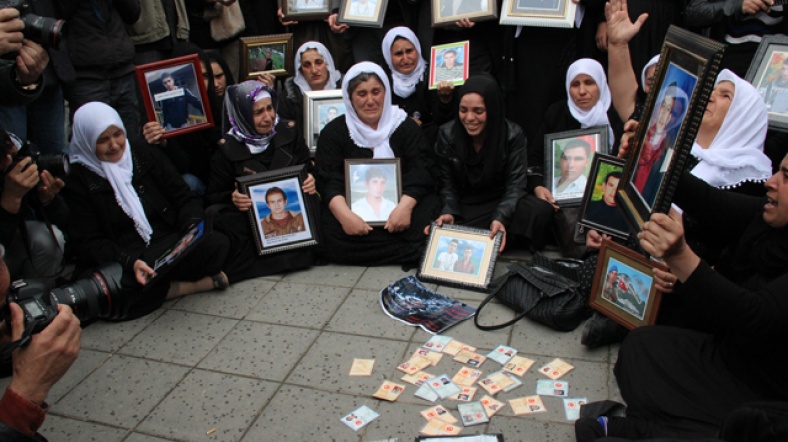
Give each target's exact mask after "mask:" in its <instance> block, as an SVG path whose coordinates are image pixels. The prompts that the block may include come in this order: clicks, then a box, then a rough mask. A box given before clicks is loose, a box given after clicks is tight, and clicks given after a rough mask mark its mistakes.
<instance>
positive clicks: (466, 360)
mask: <svg viewBox="0 0 788 442" xmlns="http://www.w3.org/2000/svg"><path fill="white" fill-rule="evenodd" d="M454 360H455V361H457V362H459V363H461V364H466V365H470V366H471V367H478V366H480V365H482V364H483V363H484V361H486V360H487V358H486V357H485V356H482V355H480V354H479V353H476V352H473V351H469V350H460V352H459V353H457V356H455V357H454Z"/></svg>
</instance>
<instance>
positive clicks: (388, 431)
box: [364, 400, 486, 441]
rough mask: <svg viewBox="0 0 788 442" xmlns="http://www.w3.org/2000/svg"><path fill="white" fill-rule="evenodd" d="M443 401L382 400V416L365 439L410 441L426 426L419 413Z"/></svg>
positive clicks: (474, 430)
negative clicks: (409, 403) (422, 402)
mask: <svg viewBox="0 0 788 442" xmlns="http://www.w3.org/2000/svg"><path fill="white" fill-rule="evenodd" d="M447 402H452V401H443V402H442V403H443V405H444V406H445V407H448V404H447ZM439 403H441V402H440V401H438V402H435V403H434V404H428V403H426V402H425V404H423V405H404V404H402V403H400V402H399V400H398V401H397V402H385V401H381V403H380V405H378V408H377V410H376V411H377V412H378V413H380V417H379V418H378V420H377V421H375V422H373V424H377V425H370V426H369V427H370V428H369V429H368V430H367V431H366V433H364V440H381V439H383V440H385V439H389V438H398V439H399V440H400V441H410V440H413V439H415V437H416V436H418V435H419V431H420V430H421V429H422V428H424V425H426V424H427V421H426V420H425V419H424V418H423V417H422V416H421V415H420V414H419V412H421V411H423V410H426V409H427V408H429V407H432V406H434V405H437V404H439ZM452 414H453V415H454V417H455V418H457V419H459V418H460V416H459V414H457V412H456V411H455V412H453V413H452ZM457 426H458V427H462V422H458V423H457ZM485 427H486V426H485V425H479V426H473V427H467V428H464V429H463V430H462V433H461V434H478V433H482V432H484V429H485Z"/></svg>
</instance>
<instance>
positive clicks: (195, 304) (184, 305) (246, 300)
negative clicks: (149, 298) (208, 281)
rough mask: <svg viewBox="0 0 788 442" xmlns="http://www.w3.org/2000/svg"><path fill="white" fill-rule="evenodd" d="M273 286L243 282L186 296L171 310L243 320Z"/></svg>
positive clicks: (254, 281) (258, 281)
mask: <svg viewBox="0 0 788 442" xmlns="http://www.w3.org/2000/svg"><path fill="white" fill-rule="evenodd" d="M274 284H275V282H273V281H264V280H261V279H252V280H249V281H243V282H239V283H237V284H234V285H232V286H231V287H229V288H228V289H227V290H224V291H213V292H208V293H200V294H198V295H194V296H187V297H185V298H183V299H182V300H181V302H179V303H178V305H177V306H175V307H173V309H175V310H185V311H189V312H194V313H203V314H206V315H214V316H225V317H229V318H236V319H243V318H244V317H245V316H246V315H247V314H248V313H249V312H250V311H251V310H252V309H254V307H255V306H256V305H257V304H258V303H260V300H261V299H263V297H264V296H265V295H266V294H267V293H268V291H269V290H271V287H273V286H274Z"/></svg>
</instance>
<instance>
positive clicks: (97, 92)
mask: <svg viewBox="0 0 788 442" xmlns="http://www.w3.org/2000/svg"><path fill="white" fill-rule="evenodd" d="M64 92H65V96H66V100H68V110H69V120H70V121H73V120H74V112H76V110H77V109H79V108H80V107H81V106H82V105H83V104H85V103H89V102H91V101H100V102H102V103H106V104H108V105H110V106H112V99H111V98H112V94H111V86H110V82H109V81H108V80H94V79H90V78H77V79H76V80H74V82H72V83H71V84H70V85H68V86H66V88H65V90H64ZM124 124H125V123H124Z"/></svg>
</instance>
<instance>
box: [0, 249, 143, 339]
mask: <svg viewBox="0 0 788 442" xmlns="http://www.w3.org/2000/svg"><path fill="white" fill-rule="evenodd" d="M122 276H123V268H122V267H121V266H120V264H118V263H117V262H113V263H110V264H105V265H103V266H101V267H99V268H98V269H97V270H96V271H95V272H93V274H91V275H90V276H88V277H87V278H83V279H80V280H78V281H76V282H74V283H72V284H67V285H64V286H62V287H57V288H54V284H53V283H52V280H50V279H36V278H33V279H19V280H16V281H14V282H12V283H11V286H10V287H9V289H8V299H7V300H6V304H5V307H4V308H3V316H4V317H5V323H6V329H7V330H5V331H6V332H7V333H8V334H10V333H11V309H10V308H9V306H8V305H9V303H11V302H14V303H16V304H18V305H19V307H21V308H22V312H23V313H24V317H25V328H27V327H28V325H29V324H30V323H31V322H32V321H38V322H37V323H36V326H35V328H33V333H38V332H40V331H41V330H43V329H44V328H46V326H47V325H49V324H50V323H51V322H52V321H53V320H54V319H55V317H56V316H57V313H58V311H57V306H58V305H59V304H65V305H68V306H69V307H71V310H72V311H73V312H74V315H75V316H76V317H77V318H79V320H80V321H82V322H84V321H89V320H92V319H96V318H104V319H121V318H123V317H124V316H125V315H126V314H127V313H128V302H127V300H126V296H125V294H124V293H123V291H122V290H121V285H120V280H121V277H122Z"/></svg>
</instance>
